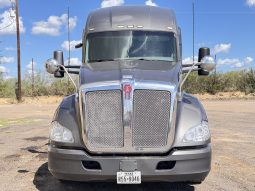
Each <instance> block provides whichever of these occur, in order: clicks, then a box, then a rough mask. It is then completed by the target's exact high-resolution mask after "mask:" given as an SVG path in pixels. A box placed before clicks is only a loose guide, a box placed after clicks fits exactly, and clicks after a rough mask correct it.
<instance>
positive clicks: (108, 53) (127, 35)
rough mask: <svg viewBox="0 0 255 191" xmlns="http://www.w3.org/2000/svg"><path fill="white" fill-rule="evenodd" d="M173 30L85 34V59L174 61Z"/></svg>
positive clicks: (88, 60)
mask: <svg viewBox="0 0 255 191" xmlns="http://www.w3.org/2000/svg"><path fill="white" fill-rule="evenodd" d="M176 52H177V51H176V39H175V36H174V33H172V32H155V31H154V32H151V31H111V32H97V33H90V34H88V36H87V44H86V62H89V63H91V62H103V61H114V60H158V61H170V62H176V59H177V55H176Z"/></svg>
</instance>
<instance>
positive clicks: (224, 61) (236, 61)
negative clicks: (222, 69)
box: [217, 57, 253, 68]
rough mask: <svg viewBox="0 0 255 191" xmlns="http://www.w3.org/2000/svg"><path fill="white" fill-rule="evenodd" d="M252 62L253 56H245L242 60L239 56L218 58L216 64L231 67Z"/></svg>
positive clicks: (242, 65)
mask: <svg viewBox="0 0 255 191" xmlns="http://www.w3.org/2000/svg"><path fill="white" fill-rule="evenodd" d="M252 62H253V58H251V57H246V58H244V59H242V60H240V59H239V58H226V59H219V60H218V63H217V64H218V65H229V66H231V67H232V68H241V67H244V66H247V65H250V64H251V63H252Z"/></svg>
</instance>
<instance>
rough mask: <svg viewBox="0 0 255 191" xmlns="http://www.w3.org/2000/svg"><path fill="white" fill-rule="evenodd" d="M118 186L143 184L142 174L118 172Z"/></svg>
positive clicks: (137, 172)
mask: <svg viewBox="0 0 255 191" xmlns="http://www.w3.org/2000/svg"><path fill="white" fill-rule="evenodd" d="M117 184H141V172H140V171H135V172H117Z"/></svg>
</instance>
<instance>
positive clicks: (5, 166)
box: [0, 100, 255, 191]
mask: <svg viewBox="0 0 255 191" xmlns="http://www.w3.org/2000/svg"><path fill="white" fill-rule="evenodd" d="M203 104H204V106H205V108H206V110H207V114H208V118H209V121H210V128H211V133H212V146H213V159H212V170H211V172H210V174H209V176H208V177H207V178H206V180H205V181H204V182H203V183H202V184H200V185H189V184H171V183H143V184H141V185H138V186H136V185H132V186H127V185H124V186H120V185H116V184H115V183H76V182H70V183H65V184H63V183H60V182H59V181H58V180H56V179H54V178H53V177H52V176H51V174H50V173H49V171H48V169H47V142H48V140H47V139H48V127H49V123H50V121H51V118H52V116H53V113H54V110H55V109H56V107H57V104H56V103H54V104H47V103H41V104H40V103H26V104H19V105H16V104H12V105H10V104H5V105H0V153H1V155H0V174H1V178H0V190H3V191H15V190H19V191H20V190H22V191H23V190H24V191H28V190H40V191H48V190H54V191H64V190H75V191H79V190H88V191H89V190H93V191H97V190H98V191H99V190H100V191H102V190H122V191H125V190H138V191H140V190H151V191H153V190H163V191H164V190H203V191H204V190H231V191H235V190H242V191H243V190H255V139H254V135H255V101H253V100H247V101H245V100H232V101H203Z"/></svg>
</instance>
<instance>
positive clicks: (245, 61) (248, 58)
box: [244, 57, 253, 64]
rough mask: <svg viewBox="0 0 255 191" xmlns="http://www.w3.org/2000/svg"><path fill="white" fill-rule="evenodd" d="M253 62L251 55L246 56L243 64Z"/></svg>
mask: <svg viewBox="0 0 255 191" xmlns="http://www.w3.org/2000/svg"><path fill="white" fill-rule="evenodd" d="M252 62H253V58H252V57H246V58H245V59H244V64H251V63H252Z"/></svg>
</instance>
